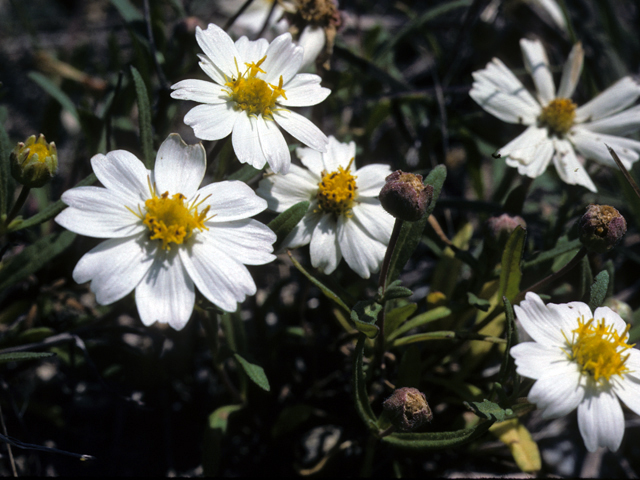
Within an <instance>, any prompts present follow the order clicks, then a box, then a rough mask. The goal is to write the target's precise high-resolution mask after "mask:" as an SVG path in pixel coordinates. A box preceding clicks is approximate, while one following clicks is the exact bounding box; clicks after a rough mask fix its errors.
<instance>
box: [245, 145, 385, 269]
mask: <svg viewBox="0 0 640 480" xmlns="http://www.w3.org/2000/svg"><path fill="white" fill-rule="evenodd" d="M355 152H356V146H355V144H354V143H353V142H351V143H349V144H346V143H340V142H338V141H337V140H336V139H335V138H334V137H329V145H328V148H327V153H324V154H322V153H319V152H316V151H315V150H311V149H309V148H299V149H298V151H297V153H298V156H299V157H300V160H301V161H302V164H303V165H304V166H305V167H307V169H304V168H301V167H298V166H296V165H291V172H290V173H289V175H287V176H280V175H270V176H267V177H265V178H264V179H263V180H262V181H261V182H260V186H259V188H258V191H257V192H258V195H260V196H262V197H263V198H265V199H266V200H267V202H268V204H269V208H270V209H271V210H274V211H276V212H283V211H285V210H286V209H287V208H289V207H291V206H293V205H295V204H296V203H299V202H302V201H309V202H310V203H311V204H310V206H309V210H308V212H307V214H306V216H305V217H304V218H303V219H302V221H301V222H300V224H299V225H298V226H297V227H296V228H295V229H294V230H293V231H292V232H291V234H290V235H289V236H288V237H287V238H285V240H284V245H285V246H288V247H291V248H296V247H300V246H302V245H306V244H308V243H309V244H310V250H311V264H312V265H313V266H314V267H316V268H319V269H320V270H322V271H323V272H324V273H325V274H330V273H331V272H333V271H334V270H335V269H336V267H337V266H338V263H340V259H341V258H342V257H343V256H344V259H345V260H346V262H347V264H348V265H349V267H351V269H352V270H353V271H355V272H356V273H357V274H358V275H360V276H361V277H363V278H369V276H370V275H371V273H374V272H377V271H378V269H379V268H380V264H381V263H382V259H383V258H384V254H385V251H386V247H387V244H388V243H389V238H390V237H391V230H392V229H393V222H394V219H393V217H392V216H391V215H389V214H388V213H387V212H385V211H384V210H383V208H382V206H381V205H380V201H379V200H378V198H377V196H378V194H379V192H380V189H381V188H382V186H383V185H384V183H385V180H384V179H385V177H386V176H387V175H389V174H390V173H391V169H390V168H389V166H388V165H382V164H374V165H367V166H365V167H363V168H361V169H356V166H355Z"/></svg>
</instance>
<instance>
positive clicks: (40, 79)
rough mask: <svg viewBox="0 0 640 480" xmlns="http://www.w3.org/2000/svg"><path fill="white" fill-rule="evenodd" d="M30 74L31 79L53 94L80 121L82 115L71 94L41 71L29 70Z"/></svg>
mask: <svg viewBox="0 0 640 480" xmlns="http://www.w3.org/2000/svg"><path fill="white" fill-rule="evenodd" d="M28 76H29V78H30V79H31V80H33V81H34V82H35V83H37V84H38V85H39V86H40V88H42V89H43V90H44V91H45V92H47V93H48V94H49V95H51V96H52V97H53V98H54V99H55V100H56V101H57V102H58V103H59V104H60V105H62V108H64V109H65V110H67V111H68V112H69V113H70V114H71V115H73V116H74V118H75V119H76V120H78V122H79V121H80V115H79V114H78V110H77V109H76V106H75V105H74V103H73V102H72V101H71V99H70V98H69V96H68V95H67V94H66V93H64V92H63V91H62V90H60V88H59V87H58V86H57V85H56V84H55V83H53V82H52V81H51V80H49V79H48V78H47V77H45V76H44V75H43V74H41V73H39V72H29V75H28Z"/></svg>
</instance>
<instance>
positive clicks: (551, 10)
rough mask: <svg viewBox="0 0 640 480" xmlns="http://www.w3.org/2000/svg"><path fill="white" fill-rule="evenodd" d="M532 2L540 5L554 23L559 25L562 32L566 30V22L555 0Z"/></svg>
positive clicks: (535, 0) (536, 0)
mask: <svg viewBox="0 0 640 480" xmlns="http://www.w3.org/2000/svg"><path fill="white" fill-rule="evenodd" d="M532 3H533V4H534V5H538V6H540V7H542V9H543V10H544V11H545V12H546V13H547V14H549V16H550V17H551V19H552V20H553V21H554V22H555V23H556V25H558V27H560V29H561V30H563V31H564V32H567V22H566V20H565V18H564V14H563V13H562V10H561V9H560V6H559V5H558V3H557V2H556V0H534V1H533V2H532ZM567 33H568V32H567Z"/></svg>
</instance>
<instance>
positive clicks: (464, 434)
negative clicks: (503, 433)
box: [382, 420, 494, 450]
mask: <svg viewBox="0 0 640 480" xmlns="http://www.w3.org/2000/svg"><path fill="white" fill-rule="evenodd" d="M493 423H494V421H493V420H489V421H484V422H482V423H479V424H478V425H476V426H475V427H471V428H465V429H464V430H455V431H453V432H429V433H392V434H391V435H387V436H386V437H382V441H383V442H384V443H388V444H389V445H392V446H394V447H398V448H402V449H408V450H440V449H443V448H453V447H458V446H460V445H464V444H465V443H468V442H470V441H472V440H475V439H476V438H478V437H480V436H481V435H483V434H484V433H485V432H486V431H487V430H489V427H490V426H491V425H493Z"/></svg>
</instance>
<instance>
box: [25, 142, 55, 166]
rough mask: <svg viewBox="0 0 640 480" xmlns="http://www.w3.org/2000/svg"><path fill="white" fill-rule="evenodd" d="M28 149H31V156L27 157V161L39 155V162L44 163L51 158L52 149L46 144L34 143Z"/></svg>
mask: <svg viewBox="0 0 640 480" xmlns="http://www.w3.org/2000/svg"><path fill="white" fill-rule="evenodd" d="M27 148H28V149H29V156H28V157H27V160H31V157H33V156H34V155H36V154H37V155H38V162H39V163H44V161H45V160H46V159H47V157H49V156H51V149H50V148H49V145H47V144H46V143H45V144H42V143H34V144H33V145H30V146H29V147H27Z"/></svg>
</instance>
